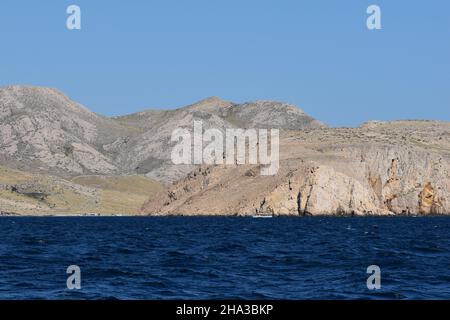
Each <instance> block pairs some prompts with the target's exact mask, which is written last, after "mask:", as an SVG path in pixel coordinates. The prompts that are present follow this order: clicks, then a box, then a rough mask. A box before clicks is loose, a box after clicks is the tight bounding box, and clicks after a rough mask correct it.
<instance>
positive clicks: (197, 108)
mask: <svg viewBox="0 0 450 320" xmlns="http://www.w3.org/2000/svg"><path fill="white" fill-rule="evenodd" d="M250 119H251V120H250ZM275 119H277V120H275ZM194 120H201V121H202V122H203V126H204V128H205V129H208V128H219V129H224V128H227V127H236V123H239V121H240V122H241V123H248V124H249V125H250V126H251V127H253V126H261V127H267V126H269V125H271V126H272V127H278V128H286V129H304V128H308V129H309V128H320V127H324V125H323V124H321V123H320V122H318V121H316V120H314V119H313V118H311V117H309V116H308V115H306V114H305V113H304V112H303V111H301V110H300V109H298V108H297V107H295V106H292V105H287V104H282V103H277V102H256V103H246V104H243V105H239V104H234V103H231V102H228V101H223V100H221V99H219V98H209V99H206V100H203V101H200V102H198V103H196V104H193V105H190V106H187V107H184V108H180V109H176V110H148V111H144V112H139V113H136V114H132V115H127V116H122V117H115V118H107V117H104V116H101V115H98V114H95V113H93V112H91V111H89V110H88V109H86V108H85V107H83V106H82V105H80V104H78V103H76V102H73V101H71V100H70V99H69V98H68V97H67V96H65V95H64V94H62V93H61V92H59V91H57V90H55V89H50V88H42V87H29V86H11V87H5V88H0V133H1V135H0V164H4V165H7V166H9V167H12V168H16V169H20V170H26V171H31V172H42V173H51V174H54V175H57V176H61V177H64V178H67V177H74V176H77V175H82V174H101V175H114V174H145V175H146V176H147V177H149V178H154V179H156V180H158V181H162V182H164V183H167V182H173V181H176V180H177V179H179V178H181V177H183V176H184V175H186V174H187V173H188V172H190V171H191V170H192V169H193V168H194V167H193V166H190V165H186V166H174V165H173V164H172V162H171V161H170V151H171V150H172V147H173V143H171V142H170V138H171V134H172V132H173V131H174V130H175V129H177V128H188V129H191V128H192V125H193V121H194ZM241 123H239V124H241Z"/></svg>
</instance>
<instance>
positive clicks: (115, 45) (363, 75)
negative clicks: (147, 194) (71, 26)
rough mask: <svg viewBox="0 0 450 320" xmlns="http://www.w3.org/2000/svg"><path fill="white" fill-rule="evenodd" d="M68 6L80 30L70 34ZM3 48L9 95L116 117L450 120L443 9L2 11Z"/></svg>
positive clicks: (432, 5)
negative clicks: (246, 106) (240, 107)
mask: <svg viewBox="0 0 450 320" xmlns="http://www.w3.org/2000/svg"><path fill="white" fill-rule="evenodd" d="M70 4H77V5H79V6H80V7H81V11H82V30H74V31H69V30H67V29H66V18H67V16H68V15H67V14H66V8H67V6H69V5H70ZM370 4H377V5H379V6H380V7H381V12H382V30H375V31H370V30H368V29H367V28H366V19H367V16H368V15H367V14H366V9H367V7H368V6H369V5H370ZM0 37H1V50H0V57H1V59H0V85H9V84H32V85H41V86H51V87H57V88H58V89H60V90H61V91H63V92H65V93H66V94H68V95H69V96H70V97H71V98H72V99H74V100H76V101H78V102H81V103H82V104H84V105H85V106H87V107H88V108H90V109H91V110H93V111H95V112H98V113H101V114H105V115H118V114H126V113H131V112H136V111H140V110H143V109H147V108H176V107H180V106H183V105H186V104H189V103H192V102H195V101H197V100H200V99H202V98H205V97H208V96H213V95H214V96H220V97H222V98H224V99H229V100H232V101H235V102H245V101H252V100H257V99H271V100H280V101H286V102H290V103H294V104H296V105H298V106H299V107H301V108H302V109H304V110H305V111H306V112H307V113H309V114H311V115H312V116H314V117H316V118H318V119H320V120H322V121H324V122H326V123H328V124H330V125H333V126H357V125H359V124H360V123H362V122H364V121H366V120H370V119H378V120H392V119H421V118H426V119H439V120H450V2H449V1H446V0H432V1H426V0H423V1H421V0H410V1H406V0H396V1H392V0H391V1H380V0H372V1H365V0H346V1H334V0H328V1H324V0H310V1H299V0H292V1H287V0H276V1H275V0H273V1H267V0H240V1H237V0H226V1H225V0H221V1H217V0H190V1H182V0H178V1H173V0H161V1H151V0H145V1H144V0H141V1H139V0H130V1H112V0H110V1H102V0H96V1H92V0H73V1H64V0H43V1H31V0H29V1H23V0H2V1H1V3H0Z"/></svg>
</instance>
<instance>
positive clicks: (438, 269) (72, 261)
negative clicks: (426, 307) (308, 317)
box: [0, 217, 450, 300]
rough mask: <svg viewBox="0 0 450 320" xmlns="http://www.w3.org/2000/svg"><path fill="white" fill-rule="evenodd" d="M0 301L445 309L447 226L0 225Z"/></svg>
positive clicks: (261, 222)
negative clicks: (367, 303)
mask: <svg viewBox="0 0 450 320" xmlns="http://www.w3.org/2000/svg"><path fill="white" fill-rule="evenodd" d="M74 266H75V267H74ZM370 266H371V267H370ZM368 268H369V270H368ZM74 277H75V278H74ZM74 284H78V287H75V288H74ZM0 299H2V300H5V299H6V300H10V299H131V300H147V299H152V300H154V299H157V300H169V299H170V300H171V299H186V300H191V299H195V300H197V299H218V300H221V299H249V300H254V299H257V300H260V299H262V300H266V299H268V300H269V299H270V300H273V299H275V300H278V299H289V300H304V299H306V300H309V299H321V300H322V299H326V300H334V299H339V300H341V299H387V300H391V299H395V300H397V299H450V218H448V217H417V218H415V217H364V218H356V217H323V218H322V217H296V218H265V219H255V218H251V217H249V218H240V217H2V218H0Z"/></svg>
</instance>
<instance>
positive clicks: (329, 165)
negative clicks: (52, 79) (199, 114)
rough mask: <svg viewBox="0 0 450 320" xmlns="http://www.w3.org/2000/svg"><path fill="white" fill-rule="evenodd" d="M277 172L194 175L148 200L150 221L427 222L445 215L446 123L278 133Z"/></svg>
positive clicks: (238, 169)
mask: <svg viewBox="0 0 450 320" xmlns="http://www.w3.org/2000/svg"><path fill="white" fill-rule="evenodd" d="M280 152H281V160H280V170H279V172H278V174H277V175H275V176H260V175H259V172H260V171H259V168H258V167H257V166H249V165H234V166H230V165H226V166H225V165H223V166H210V167H201V168H198V169H197V170H196V171H194V172H193V173H191V174H189V175H188V176H187V177H185V178H184V179H181V180H180V181H178V182H177V183H175V184H174V185H172V186H170V187H168V188H167V189H166V190H164V191H162V192H161V193H160V194H159V195H158V196H155V197H153V198H152V199H151V200H149V201H148V202H147V203H146V204H145V205H144V206H143V207H142V212H143V213H145V214H152V215H173V214H177V215H178V214H181V215H211V214H212V215H260V214H263V215H266V214H271V215H294V216H299V215H300V216H303V215H340V214H342V215H428V214H448V213H449V212H450V123H448V122H435V121H396V122H389V123H383V122H371V123H367V124H365V125H364V126H362V127H361V128H355V129H346V128H336V129H328V128H325V129H320V130H313V131H290V132H285V133H284V134H283V136H282V138H281V141H280Z"/></svg>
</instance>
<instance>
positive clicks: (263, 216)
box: [252, 215, 273, 218]
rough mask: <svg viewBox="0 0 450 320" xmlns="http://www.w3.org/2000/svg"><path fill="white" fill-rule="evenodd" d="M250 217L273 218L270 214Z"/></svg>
mask: <svg viewBox="0 0 450 320" xmlns="http://www.w3.org/2000/svg"><path fill="white" fill-rule="evenodd" d="M252 218H273V216H272V215H254V216H252Z"/></svg>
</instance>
